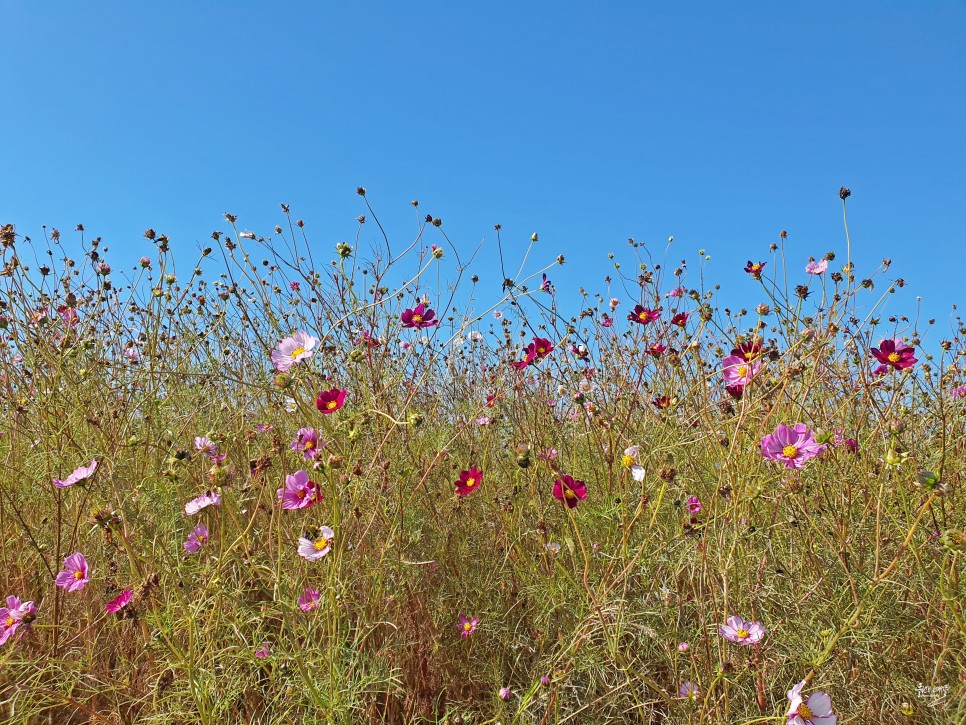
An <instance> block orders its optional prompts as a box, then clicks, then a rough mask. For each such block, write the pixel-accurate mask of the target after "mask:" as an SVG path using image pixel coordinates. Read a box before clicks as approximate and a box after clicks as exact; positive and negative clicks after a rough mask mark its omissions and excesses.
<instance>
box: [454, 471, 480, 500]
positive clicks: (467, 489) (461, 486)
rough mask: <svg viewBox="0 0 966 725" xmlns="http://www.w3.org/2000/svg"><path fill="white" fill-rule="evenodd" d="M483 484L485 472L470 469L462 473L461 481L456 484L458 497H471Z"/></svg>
mask: <svg viewBox="0 0 966 725" xmlns="http://www.w3.org/2000/svg"><path fill="white" fill-rule="evenodd" d="M481 483H483V471H481V470H480V469H478V468H470V469H468V470H466V471H462V472H461V473H460V477H459V480H458V481H457V482H456V494H457V495H458V496H469V495H470V494H471V493H473V491H475V490H476V489H478V488H479V487H480V484H481Z"/></svg>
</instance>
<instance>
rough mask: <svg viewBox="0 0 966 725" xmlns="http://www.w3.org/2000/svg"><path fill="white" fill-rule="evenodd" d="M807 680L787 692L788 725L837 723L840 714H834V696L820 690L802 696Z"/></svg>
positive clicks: (830, 724)
mask: <svg viewBox="0 0 966 725" xmlns="http://www.w3.org/2000/svg"><path fill="white" fill-rule="evenodd" d="M804 687H805V680H802V681H801V682H799V683H798V684H797V685H795V686H794V687H792V689H790V690H789V691H788V693H787V697H788V712H786V713H785V717H787V718H788V722H787V723H786V725H836V723H837V722H838V716H836V715H833V714H832V698H830V697H829V696H828V695H827V694H826V693H824V692H821V691H818V692H813V693H812V694H811V695H809V696H808V699H807V700H803V698H802V690H803V689H804Z"/></svg>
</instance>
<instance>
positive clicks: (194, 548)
mask: <svg viewBox="0 0 966 725" xmlns="http://www.w3.org/2000/svg"><path fill="white" fill-rule="evenodd" d="M206 541H208V527H207V526H205V525H204V524H198V525H197V526H195V528H194V530H193V531H192V532H191V533H190V534H188V539H187V540H186V541H185V542H184V550H185V551H187V552H188V553H189V554H197V553H198V550H199V549H200V548H201V547H202V546H204V544H205V542H206Z"/></svg>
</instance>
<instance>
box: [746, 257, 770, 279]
mask: <svg viewBox="0 0 966 725" xmlns="http://www.w3.org/2000/svg"><path fill="white" fill-rule="evenodd" d="M766 264H768V262H752V261H751V260H750V259H749V260H748V264H746V265H745V271H746V272H747V273H748V274H750V275H751V276H752V277H754V278H755V279H761V271H762V270H763V269H764V268H765V265H766Z"/></svg>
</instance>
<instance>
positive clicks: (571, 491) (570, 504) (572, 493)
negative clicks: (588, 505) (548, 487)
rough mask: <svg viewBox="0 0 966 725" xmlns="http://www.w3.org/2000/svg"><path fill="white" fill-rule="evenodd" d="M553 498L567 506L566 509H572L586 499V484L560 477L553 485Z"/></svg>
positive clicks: (568, 477) (569, 477)
mask: <svg viewBox="0 0 966 725" xmlns="http://www.w3.org/2000/svg"><path fill="white" fill-rule="evenodd" d="M553 497H554V498H555V499H557V500H558V501H563V502H564V503H565V504H567V508H574V507H575V506H576V505H577V504H579V503H580V502H581V501H583V500H584V499H585V498H587V484H585V483H584V482H583V481H577V480H575V479H574V478H573V477H571V476H561V477H560V478H558V479H557V480H556V481H554V483H553Z"/></svg>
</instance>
